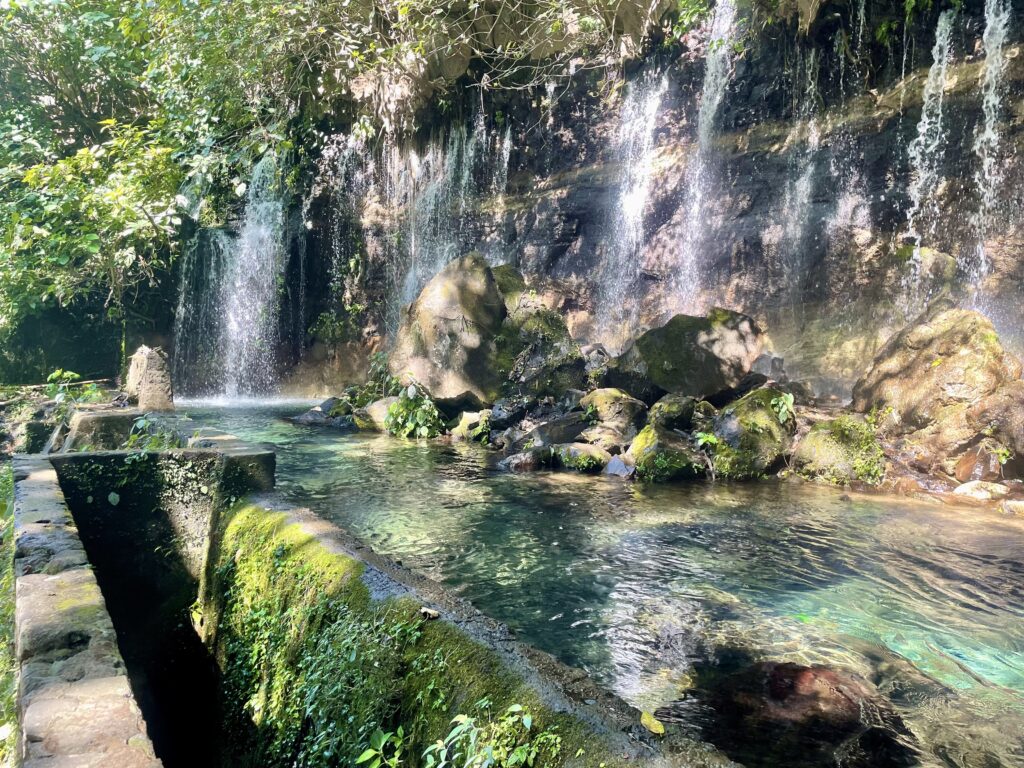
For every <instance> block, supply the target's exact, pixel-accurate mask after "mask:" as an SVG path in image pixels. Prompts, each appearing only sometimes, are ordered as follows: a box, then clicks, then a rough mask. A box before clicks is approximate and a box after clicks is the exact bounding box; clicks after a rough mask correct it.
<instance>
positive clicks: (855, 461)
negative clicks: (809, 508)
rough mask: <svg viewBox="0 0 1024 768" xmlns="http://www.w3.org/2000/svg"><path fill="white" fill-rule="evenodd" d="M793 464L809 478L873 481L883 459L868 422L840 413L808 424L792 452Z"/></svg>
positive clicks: (882, 474) (883, 465) (879, 474)
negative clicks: (827, 419) (809, 426)
mask: <svg viewBox="0 0 1024 768" xmlns="http://www.w3.org/2000/svg"><path fill="white" fill-rule="evenodd" d="M793 468H794V470H795V471H796V473H797V474H798V475H800V476H801V477H805V478H807V479H809V480H823V481H825V482H828V483H832V484H834V485H848V484H849V483H852V482H854V481H860V482H862V483H868V484H869V485H877V484H878V483H880V482H882V480H883V479H884V478H885V470H886V461H885V453H884V452H883V451H882V446H881V445H879V443H878V438H877V437H876V436H875V430H874V428H873V427H872V426H871V425H870V424H868V423H866V422H865V421H863V420H861V419H858V418H856V417H854V416H840V417H839V418H838V419H833V420H832V421H822V422H819V423H817V424H815V425H814V426H813V427H811V430H810V431H809V432H808V433H807V435H806V436H805V437H804V439H803V440H801V441H800V443H799V445H797V447H796V450H795V451H794V452H793Z"/></svg>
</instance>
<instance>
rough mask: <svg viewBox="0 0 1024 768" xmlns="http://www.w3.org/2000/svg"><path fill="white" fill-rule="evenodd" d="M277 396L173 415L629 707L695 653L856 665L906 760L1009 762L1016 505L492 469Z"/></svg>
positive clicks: (1023, 625)
mask: <svg viewBox="0 0 1024 768" xmlns="http://www.w3.org/2000/svg"><path fill="white" fill-rule="evenodd" d="M285 412H287V411H286V410H285ZM293 412H294V409H293ZM281 413H282V410H281V408H278V410H277V411H274V410H272V409H266V408H262V409H249V410H225V409H208V408H206V409H203V408H197V409H195V410H194V412H192V413H191V415H192V416H193V418H196V419H197V420H200V421H204V422H207V423H210V424H211V425H214V426H217V427H218V428H220V429H224V430H225V431H228V432H231V433H233V434H236V435H238V436H239V437H241V438H243V439H247V440H253V441H261V442H268V443H273V444H274V445H276V446H278V447H279V448H280V449H283V450H280V451H279V454H278V488H279V490H280V492H281V493H283V494H284V495H285V496H286V497H288V498H289V499H291V500H292V501H294V502H297V503H300V504H303V505H307V506H309V507H311V508H313V509H315V510H316V511H317V512H319V513H320V514H322V515H323V516H325V517H327V518H330V519H332V520H334V521H336V522H337V523H339V524H340V525H342V526H343V527H344V528H346V529H347V530H348V531H350V532H351V533H353V534H354V535H356V536H359V537H361V538H362V539H364V540H365V541H366V542H367V543H369V544H370V545H371V546H373V548H374V549H376V550H377V551H379V552H381V553H383V554H386V555H389V556H392V557H396V558H398V559H400V560H401V561H402V562H403V563H404V564H405V565H407V566H409V567H412V568H414V569H417V570H420V571H423V572H426V573H428V574H430V575H432V576H433V577H434V578H436V579H437V580H439V581H441V582H443V583H445V584H446V585H448V586H449V587H450V588H452V589H453V590H454V591H456V592H458V593H460V594H461V595H463V596H464V597H466V598H468V599H469V600H471V601H472V602H473V603H474V604H475V605H476V606H477V607H479V608H480V609H481V610H483V611H484V612H485V613H487V614H489V615H491V616H493V617H495V618H497V619H499V620H501V621H504V622H505V623H507V624H508V625H509V626H510V627H512V628H513V629H515V630H516V631H517V633H518V634H519V636H520V638H521V639H523V640H526V641H528V642H530V643H531V644H533V645H535V646H537V647H539V648H542V649H544V650H546V651H549V652H551V653H553V654H554V655H556V656H558V657H560V658H561V659H562V660H564V661H566V662H567V663H570V664H573V665H576V666H579V667H582V668H584V669H586V670H588V671H589V672H590V673H591V674H592V675H593V676H594V677H595V678H596V679H597V680H599V681H600V682H602V683H603V684H604V685H606V686H607V687H609V688H610V689H612V690H614V691H615V692H616V693H618V694H619V695H621V696H622V697H623V698H625V699H627V700H628V701H630V702H632V703H634V704H635V705H637V706H639V707H642V708H644V709H654V708H656V707H658V706H660V705H662V704H665V703H666V702H668V701H671V700H673V699H677V698H679V697H680V696H681V695H682V694H683V692H684V691H685V689H686V687H687V685H688V682H689V680H690V672H691V670H692V669H693V665H694V664H695V663H700V662H701V661H707V660H708V659H710V658H713V657H714V653H715V651H716V649H720V648H726V647H737V646H738V647H742V648H746V649H750V650H751V651H752V652H753V653H755V654H758V655H760V656H761V657H763V658H770V659H782V660H792V661H800V662H804V663H822V664H829V665H834V666H839V667H843V668H845V669H848V670H851V671H854V672H857V673H859V674H861V675H863V676H864V677H866V678H868V679H870V680H872V681H873V682H875V683H876V684H877V685H878V686H879V688H880V689H881V690H883V691H884V692H885V693H886V694H887V695H888V696H889V698H890V699H891V700H892V701H893V703H894V704H895V705H896V706H897V707H898V709H899V711H900V713H901V714H902V715H903V717H904V719H905V720H906V722H907V724H908V725H909V727H910V728H911V729H912V730H913V731H914V733H915V735H916V736H917V738H918V739H919V741H920V742H921V743H922V744H923V745H924V746H925V749H926V754H925V756H924V762H925V764H934V765H964V766H999V765H1007V766H1010V765H1024V621H1022V619H1024V521H1022V520H1019V519H1010V518H1005V517H1002V516H999V515H997V514H994V513H991V512H976V511H971V510H954V509H950V508H937V507H934V506H925V505H920V504H916V503H913V502H909V501H904V500H900V499H881V498H870V497H855V498H852V499H851V498H849V497H846V496H844V495H843V494H841V493H839V492H836V491H832V490H829V489H823V488H818V487H813V486H809V485H803V484H788V483H777V482H763V483H756V484H747V485H717V486H716V485H706V484H695V485H686V486H674V487H658V488H648V487H644V486H641V485H635V484H628V483H623V482H621V481H619V480H618V479H614V478H594V477H581V476H576V475H572V474H554V473H540V474H535V475H529V476H516V475H507V474H502V473H499V472H497V471H495V470H494V469H493V464H494V457H493V456H492V455H491V454H489V453H488V452H487V451H486V450H483V449H481V448H479V447H477V446H466V445H454V446H448V445H439V444H427V443H423V444H417V443H412V442H403V441H398V440H394V439H391V438H385V437H379V436H365V435H355V436H342V435H339V434H337V433H333V432H330V431H321V430H316V429H310V428H307V427H298V426H295V425H292V424H290V423H288V422H286V421H283V420H281V419H280V418H279V416H280V415H281Z"/></svg>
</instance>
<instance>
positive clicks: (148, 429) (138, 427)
mask: <svg viewBox="0 0 1024 768" xmlns="http://www.w3.org/2000/svg"><path fill="white" fill-rule="evenodd" d="M183 447H184V442H183V441H182V439H181V437H179V435H178V434H177V433H176V432H174V431H173V430H170V429H167V428H165V427H162V426H160V425H159V424H156V423H154V422H153V421H152V420H151V419H147V418H146V417H145V416H140V417H139V418H137V419H136V420H135V421H134V423H133V424H132V431H131V433H130V434H129V435H128V439H127V440H125V441H124V444H123V445H122V446H121V448H122V450H126V451H138V452H139V453H143V454H144V453H150V452H153V451H173V450H177V449H179V448H183Z"/></svg>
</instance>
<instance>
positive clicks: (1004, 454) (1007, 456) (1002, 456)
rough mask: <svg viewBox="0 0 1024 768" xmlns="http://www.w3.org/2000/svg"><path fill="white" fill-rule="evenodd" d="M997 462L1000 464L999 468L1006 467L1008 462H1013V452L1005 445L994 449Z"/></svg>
mask: <svg viewBox="0 0 1024 768" xmlns="http://www.w3.org/2000/svg"><path fill="white" fill-rule="evenodd" d="M993 453H994V454H995V457H996V461H998V462H999V466H1001V467H1004V466H1006V463H1007V462H1008V461H1012V460H1013V451H1011V450H1010V449H1009V448H1007V447H1006V446H1005V445H997V446H996V447H995V448H994V449H993Z"/></svg>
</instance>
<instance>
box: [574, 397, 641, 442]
mask: <svg viewBox="0 0 1024 768" xmlns="http://www.w3.org/2000/svg"><path fill="white" fill-rule="evenodd" d="M580 407H581V408H582V409H583V412H584V414H585V415H586V416H587V417H588V418H590V419H591V420H592V421H593V422H594V424H593V425H592V426H590V427H588V428H587V429H585V430H584V431H583V432H582V433H581V434H580V439H581V440H583V441H584V442H587V443H592V444H594V445H596V446H599V447H601V448H602V449H604V450H606V451H609V452H611V453H620V452H621V451H622V448H623V446H626V445H629V444H630V442H632V440H633V438H634V437H636V435H637V433H638V432H639V431H640V429H641V427H643V425H644V422H645V421H646V420H647V406H646V405H644V404H643V403H642V402H641V401H640V400H637V399H636V398H635V397H630V396H629V395H628V394H626V393H625V392H623V391H622V390H621V389H610V388H609V389H595V390H594V391H593V392H590V393H588V394H587V395H586V396H584V397H583V399H582V400H580Z"/></svg>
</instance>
